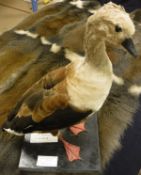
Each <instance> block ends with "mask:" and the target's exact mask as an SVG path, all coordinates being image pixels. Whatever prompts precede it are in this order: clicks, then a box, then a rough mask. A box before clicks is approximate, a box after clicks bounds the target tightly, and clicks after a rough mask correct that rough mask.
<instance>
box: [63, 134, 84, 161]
mask: <svg viewBox="0 0 141 175" xmlns="http://www.w3.org/2000/svg"><path fill="white" fill-rule="evenodd" d="M60 140H61V141H62V142H63V144H64V148H65V150H66V154H67V158H68V160H69V161H70V162H72V161H74V160H80V159H81V158H80V147H79V146H76V145H73V144H70V143H69V142H67V141H66V140H65V139H64V138H63V137H62V136H60Z"/></svg>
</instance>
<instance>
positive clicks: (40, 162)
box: [36, 156, 58, 167]
mask: <svg viewBox="0 0 141 175" xmlns="http://www.w3.org/2000/svg"><path fill="white" fill-rule="evenodd" d="M36 165H37V166H40V167H57V165H58V157H57V156H38V158H37V163H36Z"/></svg>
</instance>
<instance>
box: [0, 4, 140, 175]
mask: <svg viewBox="0 0 141 175" xmlns="http://www.w3.org/2000/svg"><path fill="white" fill-rule="evenodd" d="M52 8H53V6H52ZM55 10H56V8H55ZM47 11H48V7H47ZM37 15H38V14H37ZM35 18H36V16H35ZM30 21H31V19H29V23H30ZM28 25H29V24H28ZM21 26H23V29H24V26H25V25H24V23H22V24H21ZM20 29H21V28H20ZM43 30H45V29H43ZM82 30H83V28H82ZM140 30H141V29H140V27H139V29H138V32H136V34H135V43H137V44H136V47H140V46H141V42H140V40H139V38H140ZM11 34H12V32H11V31H9V32H7V33H5V34H4V35H3V36H1V39H2V42H1V43H2V45H3V43H7V41H8V42H9V43H10V42H11V40H9V36H11ZM73 36H74V37H75V36H78V35H77V34H76V35H75V34H74V35H73ZM14 37H15V34H14ZM74 37H71V36H70V38H69V39H68V41H71V40H72V39H73V40H75V41H76V40H77V37H75V39H74ZM5 38H6V39H7V40H6V41H5ZM80 39H81V38H79V39H78V42H76V45H70V42H69V44H68V43H67V46H70V48H74V50H75V51H77V50H78V49H80V48H79V46H78V45H80V44H81V43H82V41H80ZM15 40H16V39H15ZM17 40H18V38H17ZM29 43H30V41H29ZM73 44H74V42H73ZM23 46H24V43H23ZM31 46H32V44H31ZM3 47H4V46H3ZM16 47H17V48H18V44H17V46H16ZM76 48H77V49H76ZM5 50H7V52H8V49H7V48H6V49H5ZM139 53H141V50H139ZM108 54H109V57H110V59H111V60H112V62H113V63H114V65H115V66H114V71H116V73H119V72H120V74H119V76H121V77H122V75H121V72H122V71H123V70H124V69H125V68H126V69H128V70H129V72H130V73H131V75H133V76H134V77H135V79H136V80H138V79H139V77H141V76H140V73H141V71H140V70H141V62H140V61H136V62H133V63H132V64H131V66H130V69H129V67H128V66H127V65H128V64H130V58H129V57H130V56H129V54H125V51H123V49H122V48H111V49H108ZM10 55H11V53H9V59H10V58H11V56H10ZM26 55H27V54H25V56H26ZM44 55H45V57H46V61H45V62H44V64H41V63H40V62H39V61H38V60H37V62H36V65H35V64H34V65H32V67H31V68H30V69H29V70H28V73H26V74H24V76H23V77H22V78H20V79H19V81H17V82H15V85H14V87H12V88H11V90H10V91H7V92H5V94H3V95H1V97H0V101H1V110H2V111H1V123H3V121H4V120H5V116H6V115H5V114H7V113H8V111H9V109H10V108H11V107H13V105H14V104H15V101H16V100H17V99H18V98H19V97H20V95H21V94H22V93H23V92H24V91H25V90H26V89H27V88H28V87H30V86H31V85H32V84H33V83H34V82H35V81H37V80H38V79H39V78H40V77H41V76H42V75H44V73H45V72H47V71H49V70H51V69H55V68H56V67H59V66H62V65H64V64H67V63H68V62H67V61H66V60H65V59H61V57H62V55H61V54H60V53H59V54H57V56H58V58H59V59H57V60H56V58H55V55H52V60H53V61H51V59H50V56H48V54H47V52H45V54H44ZM44 55H43V56H44ZM60 56H61V57H60ZM19 57H20V56H18V58H19ZM128 58H129V59H128ZM120 59H122V66H119V65H118V66H116V64H117V62H118V61H117V60H120ZM139 60H140V59H139ZM45 63H47V64H46V65H45ZM126 63H128V64H126ZM14 64H15V62H14ZM11 66H12V65H10V67H11ZM121 68H123V69H121ZM115 69H116V70H115ZM119 70H120V71H119ZM136 70H137V71H136ZM35 72H36V76H35ZM37 73H38V76H37ZM131 75H130V74H128V79H129V80H130V77H131ZM1 76H3V73H2V74H1ZM138 81H139V82H141V81H140V80H138ZM131 82H133V84H134V83H135V82H134V81H132V80H131ZM115 86H117V87H118V88H117V90H116V91H115V88H113V87H112V92H110V94H109V98H108V99H107V102H106V103H105V104H104V107H103V108H102V109H101V110H102V111H103V112H101V115H99V126H100V143H101V152H102V164H103V166H104V165H105V163H107V162H109V160H110V158H111V157H112V156H113V153H114V151H115V150H116V148H117V146H116V145H118V148H119V147H120V146H121V145H120V137H121V136H122V135H123V132H124V130H125V129H126V127H127V126H128V124H129V123H130V122H129V121H132V120H133V114H134V112H135V111H136V108H137V106H136V103H137V101H138V100H136V99H134V98H132V99H133V101H132V102H131V101H129V98H128V94H127V93H126V92H125V91H124V92H125V93H124V92H122V87H123V86H118V85H117V84H116V85H115ZM124 86H127V87H128V84H126V82H125V83H124ZM126 89H128V88H126ZM113 92H114V93H113ZM117 93H118V94H119V93H120V94H121V95H120V96H118V95H117V96H116V94H117ZM123 93H124V94H125V96H124V97H126V99H127V100H126V101H124V100H123V97H122V95H123ZM111 99H113V100H111ZM113 101H114V102H115V103H114V104H113ZM117 102H119V103H117ZM120 103H122V104H123V105H124V106H125V104H126V106H127V108H128V110H127V111H128V112H127V113H126V114H127V115H126V118H125V115H124V114H123V110H121V106H120V105H119V104H120ZM112 104H113V105H112ZM133 104H135V106H136V107H135V108H134V105H133ZM128 106H131V107H132V109H133V110H129V109H130V107H128ZM117 108H118V109H119V110H118V112H116V110H117ZM115 109H116V110H115ZM121 115H122V117H120V116H121ZM107 116H109V117H107ZM115 118H116V119H115ZM123 119H124V121H123ZM123 122H124V124H123V125H122V123H123ZM117 127H118V128H119V129H118V130H117ZM109 133H111V134H109ZM0 140H1V144H0V148H1V150H2V151H1V153H0V168H1V173H2V175H12V174H13V173H14V174H16V175H21V174H26V175H28V174H30V175H31V174H46V173H31V172H29V173H28V172H20V171H19V170H18V169H17V165H18V161H19V155H20V149H21V145H22V138H19V137H11V138H9V139H8V138H7V136H6V134H5V133H3V134H1V136H0ZM51 174H52V173H51ZM53 174H54V173H53ZM61 174H62V173H61Z"/></svg>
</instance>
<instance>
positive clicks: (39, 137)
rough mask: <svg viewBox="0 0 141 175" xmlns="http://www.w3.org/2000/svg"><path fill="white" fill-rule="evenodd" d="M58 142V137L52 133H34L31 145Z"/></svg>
mask: <svg viewBox="0 0 141 175" xmlns="http://www.w3.org/2000/svg"><path fill="white" fill-rule="evenodd" d="M53 142H58V137H57V136H53V135H52V134H51V133H32V134H31V136H30V143H53Z"/></svg>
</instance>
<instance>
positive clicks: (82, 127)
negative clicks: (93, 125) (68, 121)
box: [69, 122, 86, 135]
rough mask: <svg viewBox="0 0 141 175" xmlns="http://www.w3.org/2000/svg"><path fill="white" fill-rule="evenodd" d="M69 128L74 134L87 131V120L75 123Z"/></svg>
mask: <svg viewBox="0 0 141 175" xmlns="http://www.w3.org/2000/svg"><path fill="white" fill-rule="evenodd" d="M69 129H70V131H71V132H72V133H73V134H74V135H78V134H79V133H81V132H83V131H86V128H85V122H81V123H78V124H76V125H73V126H71V127H69Z"/></svg>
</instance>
